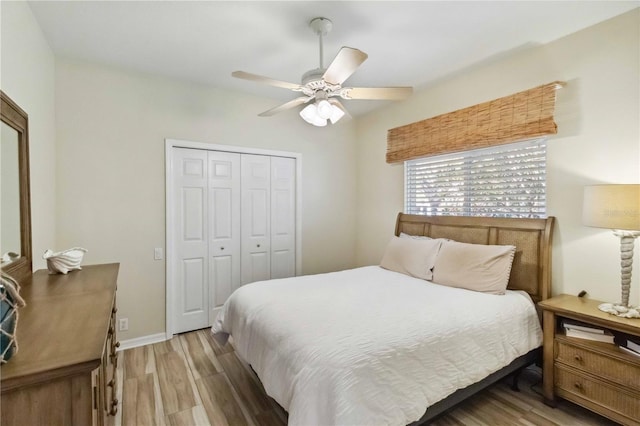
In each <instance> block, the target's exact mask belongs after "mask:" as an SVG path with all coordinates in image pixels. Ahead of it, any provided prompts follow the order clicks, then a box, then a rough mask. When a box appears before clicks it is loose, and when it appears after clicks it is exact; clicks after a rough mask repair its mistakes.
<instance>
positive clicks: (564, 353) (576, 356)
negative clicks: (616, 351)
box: [555, 339, 640, 392]
mask: <svg viewBox="0 0 640 426" xmlns="http://www.w3.org/2000/svg"><path fill="white" fill-rule="evenodd" d="M555 358H556V362H561V363H563V364H566V365H570V366H572V367H574V368H576V369H578V370H581V371H588V372H589V373H590V374H592V375H595V376H599V377H602V378H605V379H608V380H611V381H613V382H616V383H619V384H621V385H623V386H626V387H629V388H631V389H635V390H637V391H639V392H640V364H633V363H631V362H626V361H623V360H620V359H616V358H613V357H611V356H607V355H604V354H600V353H598V352H593V351H590V350H589V349H586V348H583V347H578V346H574V345H572V344H570V343H568V342H567V341H566V340H564V339H557V340H556V354H555Z"/></svg>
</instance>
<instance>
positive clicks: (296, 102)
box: [258, 96, 314, 117]
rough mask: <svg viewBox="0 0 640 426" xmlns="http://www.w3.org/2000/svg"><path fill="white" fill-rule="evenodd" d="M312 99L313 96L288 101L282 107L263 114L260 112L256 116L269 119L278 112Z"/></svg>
mask: <svg viewBox="0 0 640 426" xmlns="http://www.w3.org/2000/svg"><path fill="white" fill-rule="evenodd" d="M312 99H314V97H313V96H301V97H299V98H295V99H294V100H292V101H289V102H287V103H284V104H282V105H279V106H277V107H275V108H271V109H269V110H267V111H265V112H261V113H260V114H258V115H259V116H260V117H269V116H271V115H274V114H277V113H279V112H282V111H284V110H287V109H290V108H293V107H296V106H298V105H301V104H306V103H307V102H309V101H310V100H312Z"/></svg>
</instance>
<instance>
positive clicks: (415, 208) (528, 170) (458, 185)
mask: <svg viewBox="0 0 640 426" xmlns="http://www.w3.org/2000/svg"><path fill="white" fill-rule="evenodd" d="M546 154H547V145H546V138H538V139H532V140H529V141H525V142H518V143H513V144H508V145H499V146H495V147H491V148H483V149H476V150H473V151H465V152H458V153H454V154H445V155H439V156H434V157H426V158H418V159H415V160H409V161H405V163H404V164H405V166H404V167H405V212H406V213H409V214H424V215H451V216H487V217H518V218H527V217H529V218H540V217H546V163H547V161H546V156H547V155H546Z"/></svg>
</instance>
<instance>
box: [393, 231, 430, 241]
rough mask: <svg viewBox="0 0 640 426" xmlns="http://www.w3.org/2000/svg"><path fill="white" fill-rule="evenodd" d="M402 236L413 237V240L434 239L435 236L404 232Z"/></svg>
mask: <svg viewBox="0 0 640 426" xmlns="http://www.w3.org/2000/svg"><path fill="white" fill-rule="evenodd" d="M400 238H411V239H412V240H433V238H431V237H427V236H425V235H411V234H405V233H404V232H401V233H400Z"/></svg>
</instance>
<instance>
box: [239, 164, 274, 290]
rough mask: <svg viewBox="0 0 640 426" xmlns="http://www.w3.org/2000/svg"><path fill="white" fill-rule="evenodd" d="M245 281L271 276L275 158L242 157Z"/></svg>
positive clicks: (242, 227) (242, 279)
mask: <svg viewBox="0 0 640 426" xmlns="http://www.w3.org/2000/svg"><path fill="white" fill-rule="evenodd" d="M240 161H241V174H242V178H241V191H242V196H241V197H242V201H241V209H242V213H241V223H240V228H241V232H242V240H241V246H242V248H241V251H242V273H241V281H242V284H243V285H244V284H247V283H251V282H254V281H261V280H268V279H269V278H270V277H271V260H270V254H271V250H270V245H269V243H270V236H271V221H270V209H271V200H270V198H271V191H270V183H269V182H270V180H271V157H269V156H266V155H250V154H243V155H242V156H241V160H240Z"/></svg>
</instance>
